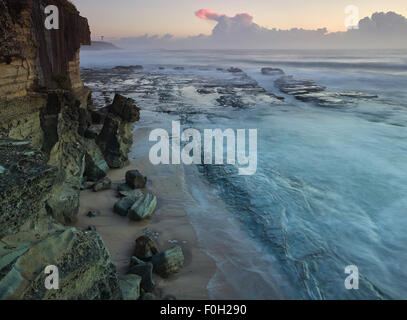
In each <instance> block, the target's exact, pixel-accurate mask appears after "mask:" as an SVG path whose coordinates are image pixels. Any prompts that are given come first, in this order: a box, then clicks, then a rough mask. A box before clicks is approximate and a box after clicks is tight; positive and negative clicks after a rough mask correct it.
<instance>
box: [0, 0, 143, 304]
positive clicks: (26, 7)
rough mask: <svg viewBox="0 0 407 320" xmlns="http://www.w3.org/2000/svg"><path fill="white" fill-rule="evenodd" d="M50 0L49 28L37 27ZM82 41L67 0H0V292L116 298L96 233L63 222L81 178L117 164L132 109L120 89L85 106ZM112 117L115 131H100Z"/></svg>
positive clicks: (72, 211) (85, 29)
mask: <svg viewBox="0 0 407 320" xmlns="http://www.w3.org/2000/svg"><path fill="white" fill-rule="evenodd" d="M52 4H53V5H56V6H57V7H58V8H59V22H60V29H59V30H47V29H46V28H45V26H44V21H45V18H46V15H45V14H44V9H45V7H46V5H52ZM84 44H90V31H89V26H88V23H87V20H86V19H85V18H83V17H81V16H80V15H79V12H78V11H77V10H76V8H75V7H74V6H73V5H72V4H71V3H70V2H69V1H66V0H47V1H45V0H0V298H13V299H19V298H24V299H48V298H49V299H53V298H54V299H55V298H63V299H67V298H75V297H76V298H89V299H97V298H101V299H112V298H113V299H117V298H121V291H120V289H119V287H118V280H117V275H116V271H115V267H114V265H113V264H112V262H111V260H110V256H109V253H108V252H107V250H106V248H105V247H104V244H103V242H102V240H101V239H100V238H99V237H98V235H97V234H96V233H95V232H93V231H86V232H85V231H79V230H76V229H74V228H67V227H65V226H64V224H66V223H68V222H71V221H73V220H75V218H76V216H77V214H78V208H79V193H80V189H81V186H82V184H83V183H84V182H85V181H87V180H92V181H95V180H97V179H100V178H103V177H104V176H105V175H106V171H107V169H108V168H109V165H110V166H111V167H113V166H114V167H118V166H119V167H120V166H123V165H124V164H125V163H126V161H127V152H128V151H129V149H130V146H131V144H132V138H131V132H130V129H131V123H132V122H133V121H136V120H138V118H139V110H138V108H137V107H135V104H134V101H132V100H126V99H124V98H123V99H120V98H118V99H117V101H116V104H115V105H114V106H113V107H112V106H110V107H108V108H105V110H101V111H97V110H94V109H93V107H92V103H91V92H90V90H89V89H87V88H85V87H84V86H83V84H82V81H81V77H80V67H79V49H80V46H81V45H84ZM129 111H130V114H131V117H129V116H128V114H129ZM95 115H96V117H95ZM94 118H97V123H95V122H94V121H93V120H94ZM112 118H115V119H116V122H117V127H118V128H120V130H113V131H112V130H110V129H111V121H109V119H112ZM109 130H110V131H109ZM106 132H109V133H111V135H113V136H108V137H105V136H106ZM102 133H103V134H102ZM105 139H111V140H112V141H115V142H116V144H115V146H114V147H107V145H108V143H107V144H106V143H104V140H105ZM105 159H109V161H108V162H109V163H108V162H107V161H106V160H105ZM61 243H62V244H64V245H62V246H61V245H60V244H61ZM37 256H38V257H40V258H38V259H40V260H38V259H37V258H35V257H37ZM52 264H54V265H62V266H63V267H62V268H63V271H62V278H61V279H62V281H63V282H64V290H60V291H58V292H53V293H52V292H49V291H47V290H45V289H44V287H43V280H44V279H43V278H44V273H43V269H44V268H45V266H47V265H52ZM72 279H76V280H72Z"/></svg>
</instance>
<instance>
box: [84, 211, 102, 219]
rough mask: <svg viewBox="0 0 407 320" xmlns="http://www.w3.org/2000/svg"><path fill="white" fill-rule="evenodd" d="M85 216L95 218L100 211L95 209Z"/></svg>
mask: <svg viewBox="0 0 407 320" xmlns="http://www.w3.org/2000/svg"><path fill="white" fill-rule="evenodd" d="M86 216H88V217H89V218H95V217H99V216H100V212H99V211H96V210H92V211H89V212H88V213H87V214H86Z"/></svg>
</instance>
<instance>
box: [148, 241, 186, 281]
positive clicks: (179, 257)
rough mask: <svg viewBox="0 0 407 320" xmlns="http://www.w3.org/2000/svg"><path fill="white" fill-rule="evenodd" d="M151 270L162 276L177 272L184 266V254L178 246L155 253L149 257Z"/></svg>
mask: <svg viewBox="0 0 407 320" xmlns="http://www.w3.org/2000/svg"><path fill="white" fill-rule="evenodd" d="M151 262H152V263H153V271H154V272H155V273H157V274H159V275H160V276H161V277H163V278H167V277H169V276H170V275H171V274H173V273H176V272H178V271H179V270H180V269H181V268H182V267H183V266H184V255H183V253H182V249H181V247H180V246H175V247H174V248H171V249H168V250H166V251H164V252H161V253H159V254H156V255H155V256H153V258H152V259H151Z"/></svg>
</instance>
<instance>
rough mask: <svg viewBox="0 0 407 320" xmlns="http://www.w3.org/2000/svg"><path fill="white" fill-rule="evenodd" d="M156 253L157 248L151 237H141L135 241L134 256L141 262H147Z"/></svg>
mask: <svg viewBox="0 0 407 320" xmlns="http://www.w3.org/2000/svg"><path fill="white" fill-rule="evenodd" d="M157 253H158V248H157V245H156V243H155V241H154V240H153V238H152V237H150V236H148V235H142V236H141V237H138V238H137V239H136V248H135V250H134V255H135V256H136V257H137V258H139V259H141V260H149V259H151V258H152V257H153V256H154V255H156V254H157Z"/></svg>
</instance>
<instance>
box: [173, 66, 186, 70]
mask: <svg viewBox="0 0 407 320" xmlns="http://www.w3.org/2000/svg"><path fill="white" fill-rule="evenodd" d="M184 69H185V68H184V67H175V68H174V70H184Z"/></svg>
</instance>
